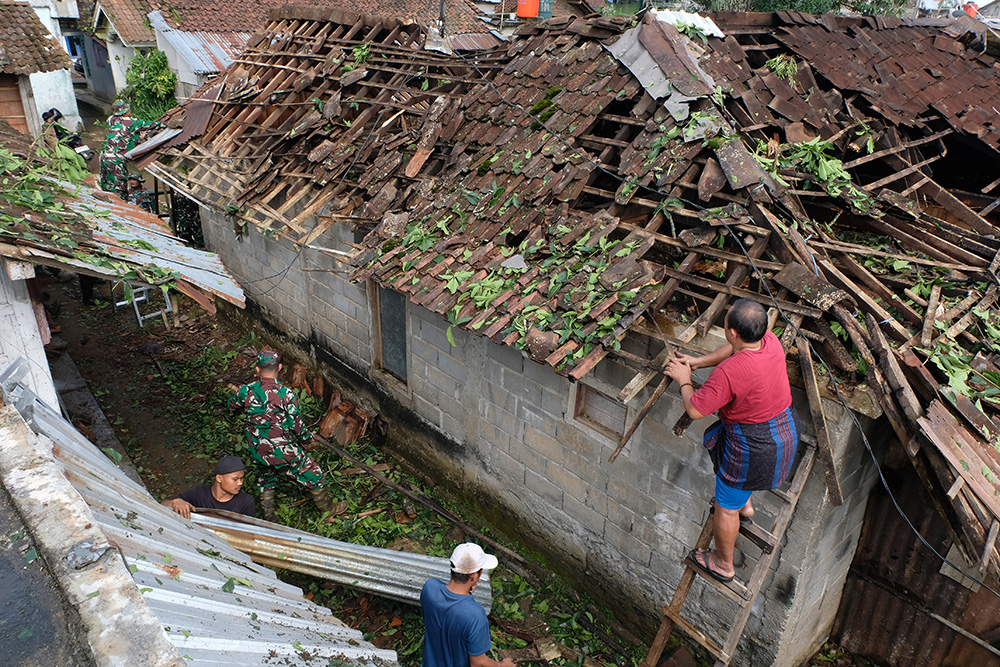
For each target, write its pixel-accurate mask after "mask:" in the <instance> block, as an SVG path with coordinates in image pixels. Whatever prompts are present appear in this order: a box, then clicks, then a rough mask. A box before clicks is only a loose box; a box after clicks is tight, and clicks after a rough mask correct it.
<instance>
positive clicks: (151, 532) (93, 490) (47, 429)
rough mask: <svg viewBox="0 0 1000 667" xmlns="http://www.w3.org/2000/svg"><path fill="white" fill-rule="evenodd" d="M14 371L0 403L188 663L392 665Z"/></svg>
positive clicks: (0, 382) (4, 379) (385, 654)
mask: <svg viewBox="0 0 1000 667" xmlns="http://www.w3.org/2000/svg"><path fill="white" fill-rule="evenodd" d="M19 370H20V369H19V368H18V367H13V368H11V369H8V371H6V372H5V373H4V374H3V375H0V387H2V388H3V392H4V397H5V400H6V401H7V402H8V403H11V404H13V405H14V406H15V407H16V408H17V410H18V412H19V413H20V414H21V415H22V417H23V418H24V419H25V421H26V422H27V423H28V425H29V426H30V428H31V429H32V430H33V431H34V432H35V433H38V434H39V435H42V436H45V437H46V438H49V439H50V440H51V441H52V442H53V443H54V447H53V454H54V455H55V457H56V459H57V460H58V461H59V462H60V463H61V464H62V466H63V467H64V470H65V476H66V479H67V480H68V481H69V482H70V483H71V484H72V486H73V487H74V488H75V489H76V490H77V491H78V492H79V493H80V495H81V496H83V499H84V500H85V501H86V503H87V505H88V506H89V508H90V511H91V513H92V514H93V519H94V521H96V524H97V525H98V526H99V527H100V529H101V530H102V532H103V533H104V535H105V536H106V539H107V540H108V542H109V543H111V544H113V545H117V546H118V547H119V549H120V552H121V554H122V556H123V557H124V558H125V560H126V562H127V563H128V564H129V566H131V568H133V569H134V572H133V579H134V582H135V586H136V587H138V590H139V592H141V593H142V594H143V599H144V601H145V602H146V604H148V606H149V608H150V609H151V610H152V612H153V613H154V614H155V615H156V617H157V618H158V619H159V621H160V622H161V623H162V626H163V629H164V631H165V632H166V634H167V637H168V638H169V639H170V641H171V642H173V644H174V645H175V646H176V647H177V649H178V651H179V652H180V653H181V654H182V655H183V656H184V657H185V659H186V660H188V662H189V663H190V664H198V665H256V664H261V665H263V664H282V665H303V666H305V665H315V664H316V662H315V661H316V660H317V659H320V658H322V659H329V658H333V657H338V658H341V659H346V660H347V661H348V662H350V663H352V664H356V665H363V666H366V667H367V666H376V665H377V666H380V667H382V666H385V665H395V664H396V654H395V652H394V651H389V650H384V649H378V648H376V647H375V646H373V645H371V644H370V643H368V642H365V641H364V640H363V638H362V634H361V632H359V631H357V630H353V629H351V628H349V627H347V626H345V625H344V624H343V623H342V622H341V621H339V620H338V619H336V618H334V617H333V616H331V615H330V612H329V610H328V609H326V608H324V607H320V606H318V605H315V604H312V603H311V602H309V601H307V600H305V599H304V598H303V596H302V591H301V590H300V589H299V588H296V587H295V586H291V585H289V584H286V583H284V582H282V581H280V580H278V579H277V577H275V575H274V573H273V572H272V571H271V570H269V569H267V568H266V567H263V566H260V565H254V564H253V563H251V562H249V561H248V560H247V557H246V556H245V555H244V554H242V553H240V552H239V551H237V550H235V549H233V548H232V547H230V546H229V545H228V544H226V542H225V541H224V540H222V539H221V538H219V537H217V536H215V535H214V534H213V533H212V532H210V531H208V530H205V529H203V528H201V527H199V526H196V525H194V524H192V523H191V522H189V521H187V520H185V519H183V518H181V517H180V516H179V515H177V514H175V513H174V512H172V511H171V510H169V509H168V508H166V507H164V506H162V505H160V504H159V503H157V502H156V501H155V500H154V499H153V498H152V496H150V495H149V493H148V492H147V491H146V489H145V488H143V487H142V486H140V485H139V484H137V483H135V482H133V481H132V480H130V479H129V478H128V477H126V476H125V474H124V473H123V472H122V471H121V470H120V469H118V468H117V467H116V466H115V465H114V464H113V463H112V462H111V461H110V460H109V459H108V458H107V457H106V456H105V455H104V454H102V453H101V452H100V451H98V450H97V448H96V447H94V445H92V444H91V443H90V442H89V441H87V440H86V439H85V438H84V437H83V436H82V435H80V434H79V433H78V432H77V431H76V430H75V429H74V428H73V427H72V425H70V424H69V423H68V422H66V420H64V419H63V418H62V416H61V415H60V414H59V413H58V412H56V411H54V410H52V409H51V408H50V407H48V406H47V405H45V404H44V403H42V402H41V401H39V400H38V399H37V397H36V396H35V395H34V394H33V393H32V392H31V391H30V390H29V389H27V388H26V387H25V386H24V385H22V384H21V383H20V382H19V381H18V375H19ZM67 521H69V519H67ZM67 530H68V531H70V530H72V526H67ZM227 582H229V583H230V585H232V584H235V588H234V589H232V590H228V586H227ZM324 664H325V662H324Z"/></svg>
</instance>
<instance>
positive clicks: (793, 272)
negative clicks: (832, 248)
mask: <svg viewBox="0 0 1000 667" xmlns="http://www.w3.org/2000/svg"><path fill="white" fill-rule="evenodd" d="M774 281H775V282H776V283H778V284H779V285H781V286H782V287H786V288H788V289H789V290H790V291H791V292H792V293H793V294H795V295H796V296H798V297H800V298H802V299H805V300H806V301H808V302H809V303H811V304H812V305H814V306H816V307H817V308H819V309H821V310H828V309H829V308H830V306H832V305H833V304H835V303H838V302H840V301H842V300H844V299H846V298H847V292H845V291H844V290H842V289H838V288H836V287H834V286H833V285H831V284H830V283H828V282H827V281H826V280H824V279H823V278H821V277H820V276H817V275H816V274H815V273H813V272H812V271H810V270H809V269H807V268H806V267H804V266H802V265H801V264H799V263H798V262H793V263H792V264H788V265H787V266H785V268H783V269H782V270H781V271H779V272H778V273H777V275H775V276H774Z"/></svg>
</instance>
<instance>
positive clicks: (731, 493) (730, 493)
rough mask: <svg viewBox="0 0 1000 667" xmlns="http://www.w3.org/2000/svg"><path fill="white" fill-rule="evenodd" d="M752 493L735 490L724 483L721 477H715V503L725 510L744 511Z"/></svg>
mask: <svg viewBox="0 0 1000 667" xmlns="http://www.w3.org/2000/svg"><path fill="white" fill-rule="evenodd" d="M751 493H753V491H744V490H743V489H736V488H733V487H731V486H729V485H728V484H726V483H725V482H724V481H722V478H721V477H719V476H718V475H716V476H715V502H716V504H717V505H718V506H719V507H721V508H722V509H724V510H738V509H743V506H744V505H746V504H747V501H748V500H750V494H751Z"/></svg>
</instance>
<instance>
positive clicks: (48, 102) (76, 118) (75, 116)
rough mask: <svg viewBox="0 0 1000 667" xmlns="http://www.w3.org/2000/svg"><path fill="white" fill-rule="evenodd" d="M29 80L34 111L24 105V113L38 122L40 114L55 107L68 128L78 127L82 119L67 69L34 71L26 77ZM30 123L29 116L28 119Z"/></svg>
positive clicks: (70, 74) (70, 75)
mask: <svg viewBox="0 0 1000 667" xmlns="http://www.w3.org/2000/svg"><path fill="white" fill-rule="evenodd" d="M28 79H29V81H30V82H31V97H32V105H33V106H34V112H31V111H29V109H28V107H27V106H26V107H25V109H24V110H25V113H26V114H31V115H32V116H33V117H34V119H35V122H36V123H37V122H40V119H41V117H42V114H43V113H44V112H46V111H48V110H49V109H52V108H56V109H59V111H61V112H62V114H63V119H62V121H60V122H61V123H62V124H63V125H64V126H66V127H68V128H70V129H76V128H78V127H79V126H80V125H81V123H82V120H81V118H80V109H79V107H78V106H77V104H76V93H75V92H74V91H73V75H72V73H71V72H70V71H69V70H68V69H60V70H56V71H54V72H35V73H34V74H32V75H30V76H29V77H28ZM28 123H29V125H30V124H31V118H30V117H29V120H28Z"/></svg>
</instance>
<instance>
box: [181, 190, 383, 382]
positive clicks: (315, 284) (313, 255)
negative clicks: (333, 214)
mask: <svg viewBox="0 0 1000 667" xmlns="http://www.w3.org/2000/svg"><path fill="white" fill-rule="evenodd" d="M201 220H202V229H203V232H204V235H205V245H206V246H207V248H208V249H209V250H211V251H212V252H215V253H217V254H218V255H219V256H220V257H221V258H222V261H223V263H224V264H225V265H226V268H228V269H229V271H230V272H231V273H232V274H233V275H234V276H235V277H236V279H237V281H239V283H240V285H241V286H242V287H243V289H244V291H245V293H246V296H247V299H248V301H250V302H252V304H253V306H255V307H256V308H259V310H260V314H261V316H262V317H264V318H265V320H266V322H267V324H268V325H269V326H270V327H271V328H273V329H275V330H278V331H280V332H281V333H283V334H284V335H285V336H288V337H289V339H291V341H292V342H293V343H294V344H296V345H297V347H298V348H299V351H300V352H301V353H302V354H303V356H305V357H307V358H309V359H311V360H313V361H316V359H315V354H314V353H313V352H312V351H311V347H312V346H313V345H314V344H318V345H321V346H323V347H324V348H325V349H326V350H328V351H329V353H330V354H333V355H336V356H337V357H338V358H339V359H341V360H342V361H343V362H345V363H346V364H347V365H349V366H350V367H351V368H353V369H355V370H366V369H368V368H369V367H370V365H371V361H372V342H371V341H372V337H371V312H370V310H369V307H368V295H367V291H366V289H365V286H364V285H355V284H352V283H350V282H348V281H346V280H344V279H343V278H342V277H340V275H341V274H339V273H336V272H337V271H343V270H344V269H345V268H347V267H346V266H345V265H344V264H343V262H340V261H338V260H336V259H335V258H334V257H332V256H330V255H329V254H326V253H323V252H321V251H318V250H314V249H310V248H304V249H302V250H297V249H296V248H295V247H294V246H293V245H292V244H291V243H289V242H288V241H286V240H282V239H277V238H272V237H269V236H267V235H266V234H263V233H261V232H260V231H259V230H257V229H256V228H252V227H251V228H248V229H247V230H246V233H245V234H243V235H242V237H241V238H237V236H236V234H235V232H234V231H233V223H232V222H231V221H230V220H229V219H228V218H227V217H226V216H225V215H224V214H221V213H218V212H215V211H211V210H209V209H206V208H202V209H201ZM344 233H345V232H344V230H340V229H337V230H336V234H341V235H343V234H344ZM336 234H329V235H327V236H326V237H324V239H328V240H325V241H324V242H325V243H326V244H327V247H330V248H331V249H336V250H344V249H345V247H344V246H343V245H342V243H340V241H341V240H343V239H342V238H340V237H338V236H337V235H336Z"/></svg>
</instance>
